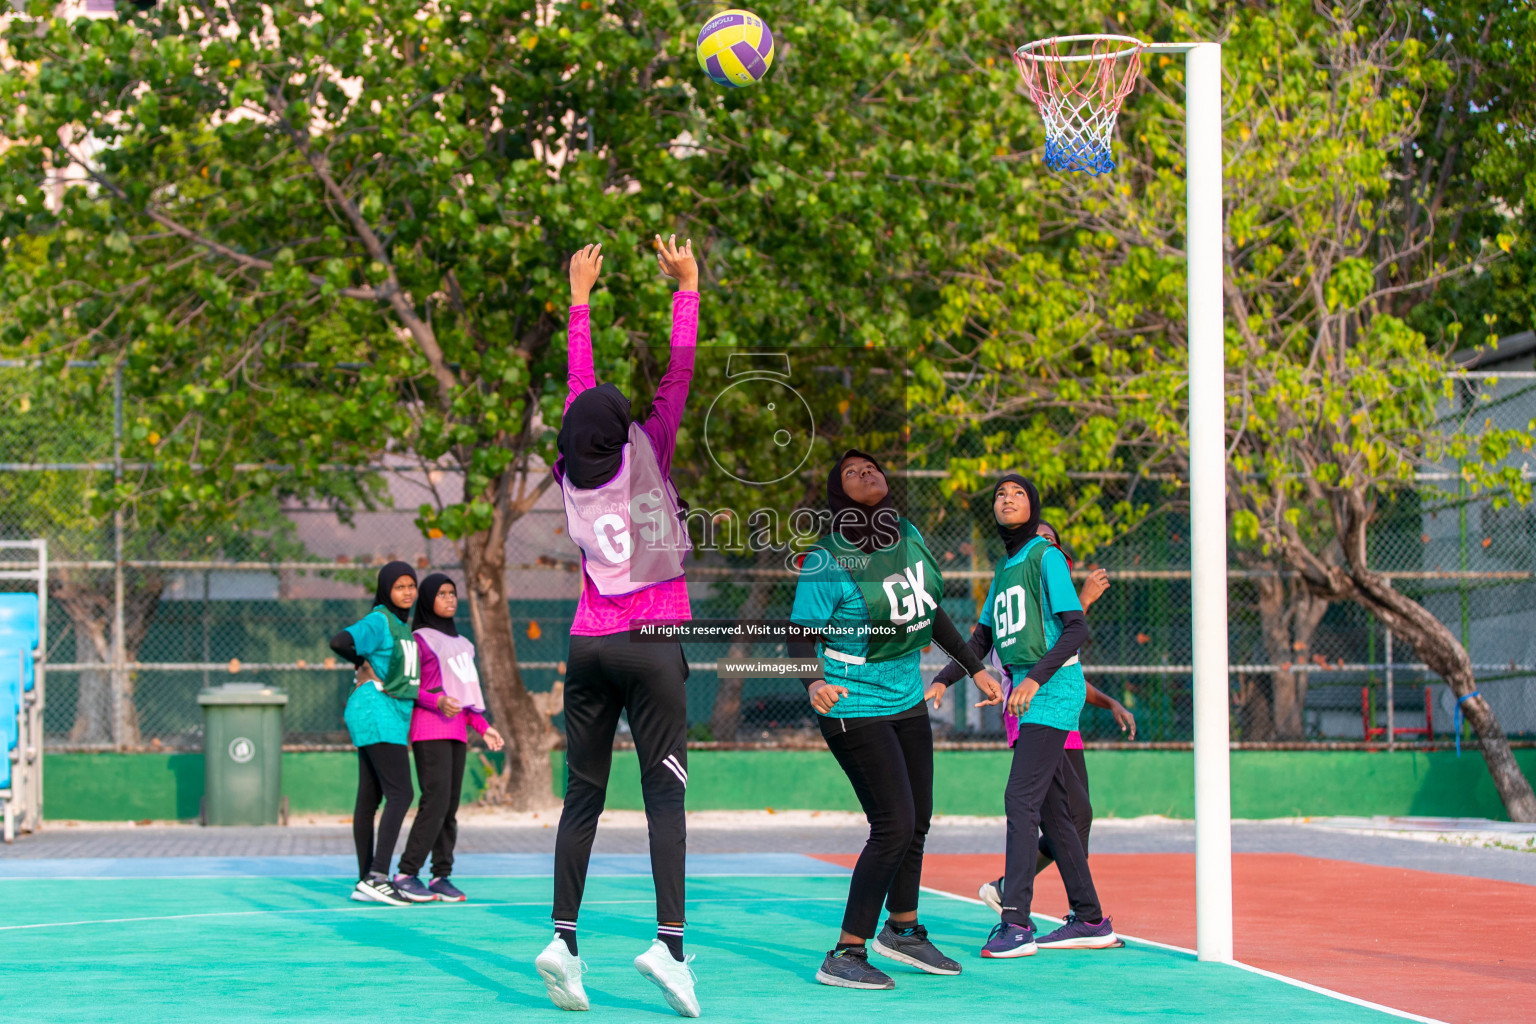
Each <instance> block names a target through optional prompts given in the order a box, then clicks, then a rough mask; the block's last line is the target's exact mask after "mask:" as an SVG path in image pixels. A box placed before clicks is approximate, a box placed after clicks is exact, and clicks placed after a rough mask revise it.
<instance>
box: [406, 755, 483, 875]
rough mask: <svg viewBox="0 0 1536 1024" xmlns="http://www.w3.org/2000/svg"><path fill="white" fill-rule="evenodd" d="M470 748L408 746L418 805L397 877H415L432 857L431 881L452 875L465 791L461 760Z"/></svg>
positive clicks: (462, 761)
mask: <svg viewBox="0 0 1536 1024" xmlns="http://www.w3.org/2000/svg"><path fill="white" fill-rule="evenodd" d="M468 751H469V744H467V743H464V742H463V741H461V740H418V741H417V742H415V743H412V744H411V753H412V754H414V755H415V757H416V783H417V785H419V786H420V787H421V802H420V803H419V804H417V806H416V821H415V822H414V823H413V824H412V825H411V834H410V835H409V836H408V837H406V840H405V852H404V853H402V854H401V855H400V873H401V874H402V875H415V874H419V873H420V872H421V867H422V865H423V864H425V863H426V862H427V852H428V851H429V850H430V851H431V853H432V877H433V878H447V877H448V876H449V875H451V874H452V873H453V847H454V845H455V844H456V843H457V842H458V840H459V817H458V815H459V795H460V794H461V793H462V792H463V789H464V758H465V755H466V754H467V753H468Z"/></svg>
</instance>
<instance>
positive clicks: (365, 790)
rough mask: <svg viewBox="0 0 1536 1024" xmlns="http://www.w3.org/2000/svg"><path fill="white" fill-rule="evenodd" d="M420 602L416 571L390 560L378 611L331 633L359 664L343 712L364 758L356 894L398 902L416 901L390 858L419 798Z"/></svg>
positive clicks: (355, 821) (334, 643)
mask: <svg viewBox="0 0 1536 1024" xmlns="http://www.w3.org/2000/svg"><path fill="white" fill-rule="evenodd" d="M415 603H416V572H415V570H413V569H412V568H411V567H410V566H409V565H406V564H405V563H404V562H390V563H389V564H388V565H386V566H384V567H383V568H382V569H380V570H379V582H378V587H377V588H376V589H375V592H374V595H373V610H372V611H370V612H369V613H368V614H367V615H365V616H363V618H362V619H360V620H358V621H357V622H354V623H353V624H352V625H350V626H348V627H347V628H346V629H344V630H342V631H341V632H340V633H337V634H336V635H335V636H334V637H332V638H331V649H332V650H333V651H335V652H336V653H337V654H339V655H340V656H341V657H343V658H345V659H346V660H348V661H350V662H351V663H352V664H353V666H354V667H355V668H356V669H357V675H356V677H355V679H354V684H355V685H354V686H353V688H352V695H351V696H350V697H348V698H347V707H346V711H345V713H344V714H343V718H344V719H345V721H346V723H347V733H348V734H349V735H350V736H351V737H352V744H353V746H355V747H357V762H358V777H357V802H356V805H355V806H354V807H353V808H352V840H353V843H354V845H355V846H356V847H357V866H358V882H357V886H356V887H355V888H354V889H353V891H352V898H353V899H355V900H360V901H371V902H376V903H388V904H390V905H392V906H404V905H405V904H407V903H409V902H412V900H411V899H409V898H408V897H407V896H405V895H403V894H402V893H401V892H400V891H399V890H397V889H396V888H395V886H394V883H393V882H391V881H390V877H389V862H390V860H391V859H392V858H393V857H394V852H395V840H396V839H397V838H399V835H400V825H401V822H403V821H404V820H405V813H406V811H408V810H409V809H410V806H411V801H412V800H413V799H415V796H416V791H415V787H413V786H412V785H411V761H410V753H409V748H408V747H407V746H406V741H407V740H408V739H409V737H410V731H411V711H412V710H413V709H414V708H415V706H416V695H417V693H418V692H419V690H420V687H421V658H420V656H419V654H418V653H417V649H416V638H415V636H414V635H413V634H412V633H411V628H410V626H409V625H407V620H408V619H409V617H410V613H411V606H412V605H414V604H415ZM380 803H383V805H384V813H383V814H382V815H381V816H380V817H379V833H378V842H377V845H375V843H374V834H373V816H374V814H375V812H377V811H378V809H379V804H380ZM434 898H435V897H434Z"/></svg>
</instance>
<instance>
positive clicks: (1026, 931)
mask: <svg viewBox="0 0 1536 1024" xmlns="http://www.w3.org/2000/svg"><path fill="white" fill-rule="evenodd" d="M981 955H982V956H984V957H987V958H989V959H993V960H1006V959H1009V958H1011V957H1016V956H1034V955H1035V930H1034V929H1033V928H1020V927H1019V926H1018V925H1016V924H1009V923H1008V922H1007V921H999V922H998V923H997V926H996V927H995V928H993V929H992V934H991V935H988V936H987V944H986V945H985V946H982V947H981Z"/></svg>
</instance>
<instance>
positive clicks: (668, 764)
mask: <svg viewBox="0 0 1536 1024" xmlns="http://www.w3.org/2000/svg"><path fill="white" fill-rule="evenodd" d="M567 668H568V671H567V673H566V679H565V810H564V811H563V812H562V813H561V815H560V830H559V832H557V833H556V835H555V913H554V917H555V920H557V921H574V920H576V913H577V911H579V910H580V909H581V897H582V893H583V892H584V891H585V890H586V886H587V864H588V862H589V860H590V859H591V856H592V840H593V838H594V837H596V835H597V819H598V817H599V816H600V815H601V814H602V813H603V803H604V801H605V800H606V799H607V796H608V773H609V770H610V769H611V768H612V766H613V734H614V731H615V730H616V729H617V728H618V724H619V713H620V712H621V711H622V712H624V713H625V715H627V716H628V719H629V731H630V735H631V736H632V737H633V739H634V741H635V753H636V754H637V755H638V756H639V758H640V792H641V794H642V795H643V796H644V798H645V823H646V825H647V827H648V828H649V830H650V838H651V876H652V879H653V881H654V884H655V886H656V920H658V921H669V922H672V921H675V922H679V923H681V922H682V921H684V920H685V918H684V916H683V899H684V891H685V885H684V882H683V872H684V868H685V864H686V858H687V846H688V828H687V824H686V820H685V816H684V798H685V797H686V796H687V792H688V691H687V685H686V683H687V679H688V661H687V659H686V658H685V657H684V656H683V647H682V645H681V644H677V643H642V642H639V641H633V640H631V639H630V636H629V634H628V633H614V634H611V635H609V636H573V637H571V653H570V657H569V658H568V664H567Z"/></svg>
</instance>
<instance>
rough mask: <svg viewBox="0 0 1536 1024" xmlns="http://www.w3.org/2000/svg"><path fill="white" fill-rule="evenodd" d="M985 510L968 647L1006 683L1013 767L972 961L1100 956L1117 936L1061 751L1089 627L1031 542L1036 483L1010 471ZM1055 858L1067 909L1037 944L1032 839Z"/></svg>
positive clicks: (1054, 563) (1064, 577) (1078, 700)
mask: <svg viewBox="0 0 1536 1024" xmlns="http://www.w3.org/2000/svg"><path fill="white" fill-rule="evenodd" d="M992 513H993V516H994V518H995V520H996V522H997V532H998V534H999V536H1001V537H1002V540H1003V545H1004V547H1005V549H1006V552H1007V553H1006V555H1005V556H1004V557H1003V559H1002V561H1000V562H999V563H998V564H997V568H996V569H995V570H994V572H993V575H992V586H991V588H990V589H989V590H988V592H987V600H986V603H985V604H984V605H982V609H981V615H980V616H979V621H978V622H977V625H976V630H975V632H974V633H973V634H972V637H971V641H970V643H969V644H967V648H968V650H969V652H970V653H971V655H972V657H976V656H978V655H983V654H986V653H987V652H988V651H989V650H990V651H991V652H992V653H993V656H994V658H995V659H996V661H997V662H998V664H999V665H1001V667H1002V670H1003V674H1004V682H1005V683H1006V684H1007V686H1008V688H1009V694H1008V707H1007V710H1008V713H1009V714H1010V715H1013V716H1016V717H1017V723H1018V724H1017V732H1015V731H1014V729H1013V728H1012V725H1011V723H1010V727H1009V740H1010V742H1011V744H1012V746H1013V764H1012V767H1011V768H1010V770H1009V773H1008V785H1007V788H1006V789H1005V790H1004V793H1003V807H1004V810H1005V812H1006V814H1007V816H1008V836H1007V856H1006V860H1005V868H1004V874H1003V878H1004V885H1003V892H1004V894H1005V895H1004V898H1003V901H1002V915H1001V916H1002V920H1001V922H1000V923H999V924H998V925H997V927H996V928H995V929H993V931H992V934H991V936H989V937H988V939H987V943H986V945H985V946H983V947H982V950H981V955H982V956H984V957H990V958H1011V957H1021V956H1030V955H1031V954H1033V953H1034V952H1035V951H1036V949H1040V948H1043V949H1100V948H1105V947H1108V946H1113V945H1115V944H1116V943H1117V942H1118V941H1119V940H1118V939H1117V938H1116V936H1115V932H1114V928H1113V926H1112V925H1111V924H1110V921H1109V919H1108V918H1107V917H1105V916H1104V913H1103V911H1102V910H1101V909H1100V907H1099V898H1098V893H1097V891H1096V890H1095V888H1094V885H1093V876H1092V875H1091V874H1090V873H1089V870H1088V855H1087V853H1086V852H1085V851H1084V849H1083V844H1082V840H1081V839H1080V837H1079V836H1078V832H1077V828H1076V825H1075V823H1074V820H1073V817H1072V808H1071V805H1070V802H1069V799H1068V792H1067V780H1066V778H1065V774H1064V773H1065V770H1066V766H1067V762H1066V757H1065V751H1064V749H1063V748H1064V746H1065V745H1066V739H1067V734H1068V733H1069V732H1070V731H1071V730H1073V729H1076V728H1077V722H1078V717H1079V715H1081V713H1082V710H1083V701H1084V698H1085V696H1086V692H1087V682H1086V680H1084V678H1083V669H1082V666H1081V665H1080V664H1079V662H1078V656H1077V652H1078V649H1079V648H1080V647H1081V646H1082V645H1083V643H1084V642H1086V641H1087V639H1088V625H1087V621H1086V620H1085V619H1084V618H1083V607H1082V604H1081V603H1080V602H1079V601H1078V596H1077V590H1076V588H1075V587H1074V586H1073V585H1072V572H1071V569H1070V567H1069V566H1068V565H1067V559H1066V556H1065V555H1063V554H1062V553H1061V549H1060V548H1058V547H1056V546H1055V545H1053V544H1051V543H1050V542H1049V541H1048V540H1046V539H1045V538H1044V537H1041V536H1039V528H1040V495H1039V492H1038V491H1036V490H1035V485H1034V484H1032V483H1030V482H1029V481H1028V480H1025V479H1024V478H1023V477H1021V476H1019V475H1018V474H1017V473H1009V474H1007V475H1006V476H1004V477H1003V478H1002V479H1001V480H999V481H998V483H997V486H996V487H995V488H994V489H993V492H992ZM1042 830H1044V832H1045V836H1046V838H1047V839H1048V840H1049V841H1050V847H1051V850H1052V851H1053V854H1054V856H1055V858H1056V865H1057V869H1058V870H1059V871H1060V872H1061V880H1062V883H1063V885H1064V886H1065V887H1066V890H1067V899H1068V901H1069V902H1070V904H1071V907H1072V913H1071V914H1069V915H1068V917H1067V920H1066V921H1065V922H1064V923H1063V924H1062V926H1061V927H1060V928H1058V929H1056V930H1055V931H1052V932H1051V933H1050V934H1048V935H1046V936H1044V937H1042V938H1041V939H1039V940H1038V941H1036V939H1035V928H1034V923H1033V921H1032V920H1031V918H1030V914H1029V911H1030V905H1031V903H1032V901H1033V898H1034V887H1035V866H1036V860H1037V858H1038V853H1039V844H1040V833H1041V831H1042Z"/></svg>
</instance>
